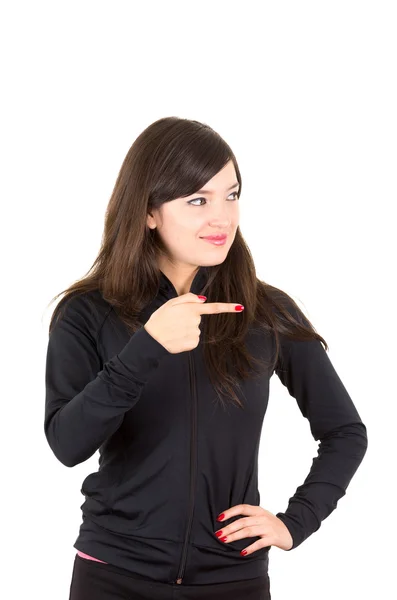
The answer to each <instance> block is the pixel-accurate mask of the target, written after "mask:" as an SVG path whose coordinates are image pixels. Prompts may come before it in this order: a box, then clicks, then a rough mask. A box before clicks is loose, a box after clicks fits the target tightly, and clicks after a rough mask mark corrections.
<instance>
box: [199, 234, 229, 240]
mask: <svg viewBox="0 0 397 600" xmlns="http://www.w3.org/2000/svg"><path fill="white" fill-rule="evenodd" d="M226 238H227V235H226V234H224V235H206V236H204V237H203V239H204V240H215V241H218V242H220V241H221V240H225V239H226Z"/></svg>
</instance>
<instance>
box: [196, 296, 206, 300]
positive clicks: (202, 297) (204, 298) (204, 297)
mask: <svg viewBox="0 0 397 600" xmlns="http://www.w3.org/2000/svg"><path fill="white" fill-rule="evenodd" d="M198 298H200V300H207V296H198Z"/></svg>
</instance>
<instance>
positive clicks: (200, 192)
mask: <svg viewBox="0 0 397 600" xmlns="http://www.w3.org/2000/svg"><path fill="white" fill-rule="evenodd" d="M239 185H240V184H239V183H238V182H237V183H234V184H233V185H232V186H230V188H228V189H227V190H226V191H227V192H229V191H230V190H232V189H233V188H235V187H238V186H239ZM212 193H213V191H212V190H206V189H202V190H198V192H196V194H212Z"/></svg>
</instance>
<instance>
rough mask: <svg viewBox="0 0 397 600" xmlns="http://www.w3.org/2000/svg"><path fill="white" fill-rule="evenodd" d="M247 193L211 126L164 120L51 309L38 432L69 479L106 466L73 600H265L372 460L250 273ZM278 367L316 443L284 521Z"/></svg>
mask: <svg viewBox="0 0 397 600" xmlns="http://www.w3.org/2000/svg"><path fill="white" fill-rule="evenodd" d="M241 190H242V181H241V175H240V171H239V168H238V165H237V160H236V158H235V156H234V154H233V152H232V150H231V148H230V147H229V146H228V145H227V144H226V142H225V141H224V140H223V139H222V138H221V137H220V136H219V135H218V134H217V133H216V132H215V131H214V130H213V129H211V128H210V127H209V126H207V125H205V124H202V123H199V122H197V121H193V120H187V119H180V118H176V117H170V118H164V119H160V120H158V121H156V122H155V123H153V124H152V125H150V126H149V127H148V128H147V129H145V130H144V131H143V132H142V133H141V134H140V136H139V137H138V138H137V139H136V140H135V142H134V143H133V145H132V146H131V148H130V150H129V151H128V153H127V156H126V158H125V160H124V162H123V164H122V167H121V170H120V173H119V175H118V178H117V181H116V184H115V187H114V190H113V193H112V196H111V198H110V202H109V206H108V209H107V213H106V220H105V230H104V236H103V242H102V247H101V249H100V252H99V254H98V257H97V259H96V260H95V262H94V264H93V266H92V268H91V269H90V271H89V272H88V274H87V275H86V276H85V277H84V278H83V279H81V280H79V281H78V282H77V283H74V284H73V285H72V286H70V287H69V288H68V289H67V290H64V292H66V294H65V296H64V298H62V300H61V302H59V303H58V305H57V307H56V309H55V310H54V314H53V315H52V319H51V323H50V335H49V342H48V350H47V362H46V404H45V425H44V427H45V435H46V437H47V440H48V443H49V445H50V447H51V449H52V451H53V452H54V454H55V456H56V457H57V458H58V459H59V460H60V461H61V462H62V463H63V464H64V465H66V466H68V467H73V466H74V465H77V464H80V463H82V462H84V461H85V460H87V459H88V458H90V457H91V456H92V455H93V454H94V453H95V452H96V451H97V450H99V454H100V457H99V469H98V471H97V472H94V473H91V474H90V475H88V476H87V477H86V479H85V480H84V482H83V484H82V489H81V491H82V494H83V495H84V497H85V501H84V503H83V504H82V506H81V509H82V513H83V516H82V523H81V525H80V530H79V534H78V537H77V539H76V541H75V543H74V548H76V550H77V554H76V556H75V561H74V568H73V574H72V580H71V586H70V599H71V600H83V599H86V598H95V599H96V600H110V599H113V598H114V599H115V598H118V599H120V598H125V599H126V600H127V598H128V599H132V598H137V599H138V598H139V599H147V600H156V599H159V600H165V599H168V598H169V599H171V598H180V599H191V600H193V599H199V598H203V599H204V598H206V599H208V598H217V599H222V598H225V599H226V598H228V599H229V598H230V597H232V598H233V599H234V600H239V599H242V598H244V600H250V599H251V600H259V599H268V598H270V580H269V575H268V566H269V551H270V548H271V547H272V546H277V547H278V548H280V549H282V550H285V551H289V550H292V549H293V548H296V547H297V546H299V545H300V544H301V543H302V542H303V541H304V540H305V539H307V538H308V536H310V535H311V534H312V533H314V532H315V531H317V530H318V529H319V527H320V524H321V522H322V521H323V520H324V519H325V518H327V517H328V516H329V514H330V513H331V512H332V511H333V510H334V509H335V508H336V505H337V502H338V500H339V499H340V498H341V497H342V496H344V494H345V492H346V488H347V486H348V485H349V482H350V480H351V479H352V477H353V475H354V473H355V472H356V470H357V468H358V466H359V465H360V463H361V461H362V459H363V457H364V454H365V452H366V449H367V432H366V427H365V425H364V424H363V422H362V420H361V418H360V416H359V414H358V412H357V410H356V408H355V406H354V404H353V402H352V400H351V398H350V396H349V394H348V392H347V391H346V389H345V387H344V385H343V383H342V382H341V380H340V378H339V377H338V375H337V373H336V371H335V369H334V367H333V365H332V363H331V361H330V359H329V358H328V355H327V353H326V350H328V347H327V344H326V342H325V340H324V339H323V338H322V337H321V336H320V335H319V334H318V333H317V332H316V331H315V329H314V327H313V325H312V324H311V323H310V321H309V320H308V319H307V318H306V317H305V316H304V314H303V312H302V311H301V310H300V309H299V307H298V305H297V304H296V303H295V302H294V301H293V299H292V298H291V297H290V296H288V294H286V293H285V292H283V291H282V290H280V289H278V288H275V287H273V286H271V285H270V284H267V283H265V282H263V281H261V280H259V279H258V278H257V277H256V273H255V267H254V262H253V260H252V257H251V254H250V251H249V249H248V247H247V244H246V243H245V241H244V238H243V236H242V234H241V231H240V228H239V201H240V195H241ZM64 292H61V293H64ZM59 295H60V294H58V295H57V296H55V298H54V299H56V298H57V297H58V296H59ZM54 299H53V300H54ZM322 344H324V347H323V345H322ZM274 372H275V373H276V374H277V375H278V377H279V378H280V380H281V381H282V383H283V384H284V385H285V386H286V387H287V388H288V391H289V393H290V395H291V396H293V397H294V398H296V400H297V403H298V405H299V408H300V410H301V412H302V415H303V416H304V417H306V418H307V419H308V420H309V422H310V428H311V432H312V434H313V437H314V439H315V440H320V445H319V449H318V457H316V458H315V459H314V460H313V464H312V466H311V469H310V472H309V474H308V476H307V478H306V479H305V481H304V482H303V484H302V485H301V486H299V487H298V488H297V490H296V492H295V494H294V495H293V496H292V497H291V498H290V500H289V504H288V507H287V509H286V511H285V512H278V513H277V514H276V515H274V514H273V513H271V512H270V511H268V510H266V508H264V507H262V506H260V494H259V491H258V462H257V459H258V449H259V443H260V436H261V429H262V424H263V419H264V416H265V412H266V408H267V402H268V396H269V380H270V377H271V376H272V374H273V373H274Z"/></svg>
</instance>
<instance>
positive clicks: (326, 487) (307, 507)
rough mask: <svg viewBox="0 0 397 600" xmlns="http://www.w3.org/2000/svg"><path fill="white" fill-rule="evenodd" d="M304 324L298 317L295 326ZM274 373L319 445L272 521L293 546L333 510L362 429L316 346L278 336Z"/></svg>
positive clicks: (359, 453) (357, 459)
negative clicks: (276, 521)
mask: <svg viewBox="0 0 397 600" xmlns="http://www.w3.org/2000/svg"><path fill="white" fill-rule="evenodd" d="M302 318H303V321H305V318H304V317H303V313H300V321H302ZM280 339H281V354H280V360H279V361H278V363H277V365H278V366H277V367H276V369H275V371H276V373H277V375H278V377H279V379H280V381H281V382H282V384H283V385H285V386H286V387H287V389H288V391H289V394H290V396H293V397H294V398H295V399H296V401H297V404H298V406H299V409H300V411H301V413H302V415H303V416H304V417H305V418H306V419H308V420H309V423H310V430H311V433H312V435H313V437H314V439H315V440H316V441H318V440H320V444H319V447H318V451H317V456H316V457H315V458H313V461H312V466H311V469H310V472H309V474H308V476H307V477H306V479H305V481H304V482H303V484H302V485H300V486H299V487H298V488H297V490H296V492H295V494H294V496H292V498H290V499H289V504H288V507H287V509H286V511H285V512H279V513H277V514H276V516H277V517H278V518H279V519H281V520H282V521H283V523H284V524H285V525H286V526H287V528H288V530H289V531H290V533H291V536H292V539H293V545H292V547H291V548H290V549H289V550H293V549H294V548H296V547H297V546H299V545H300V544H301V543H302V542H303V541H304V540H305V539H306V538H308V537H309V536H310V535H311V534H312V533H314V532H315V531H317V530H318V529H319V528H320V525H321V522H322V521H323V520H324V519H326V518H327V517H328V516H329V515H330V514H331V512H332V511H333V510H334V509H335V508H336V506H337V503H338V500H339V499H340V498H342V497H343V496H344V495H345V493H346V489H347V487H348V485H349V483H350V481H351V479H352V477H353V475H354V474H355V472H356V470H357V469H358V467H359V465H360V463H361V461H362V459H363V458H364V455H365V453H366V450H367V446H368V438H367V429H366V427H365V425H364V424H363V422H362V420H361V418H360V416H359V414H358V412H357V410H356V407H355V406H354V404H353V402H352V400H351V398H350V396H349V394H348V392H347V390H346V388H345V386H344V385H343V383H342V381H341V379H340V377H339V376H338V374H337V372H336V370H335V368H334V366H333V365H332V363H331V360H330V359H329V357H328V354H327V352H326V350H325V348H324V346H323V344H322V343H321V342H320V341H319V340H310V341H296V340H292V339H289V338H286V337H285V336H283V335H281V336H280Z"/></svg>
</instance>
